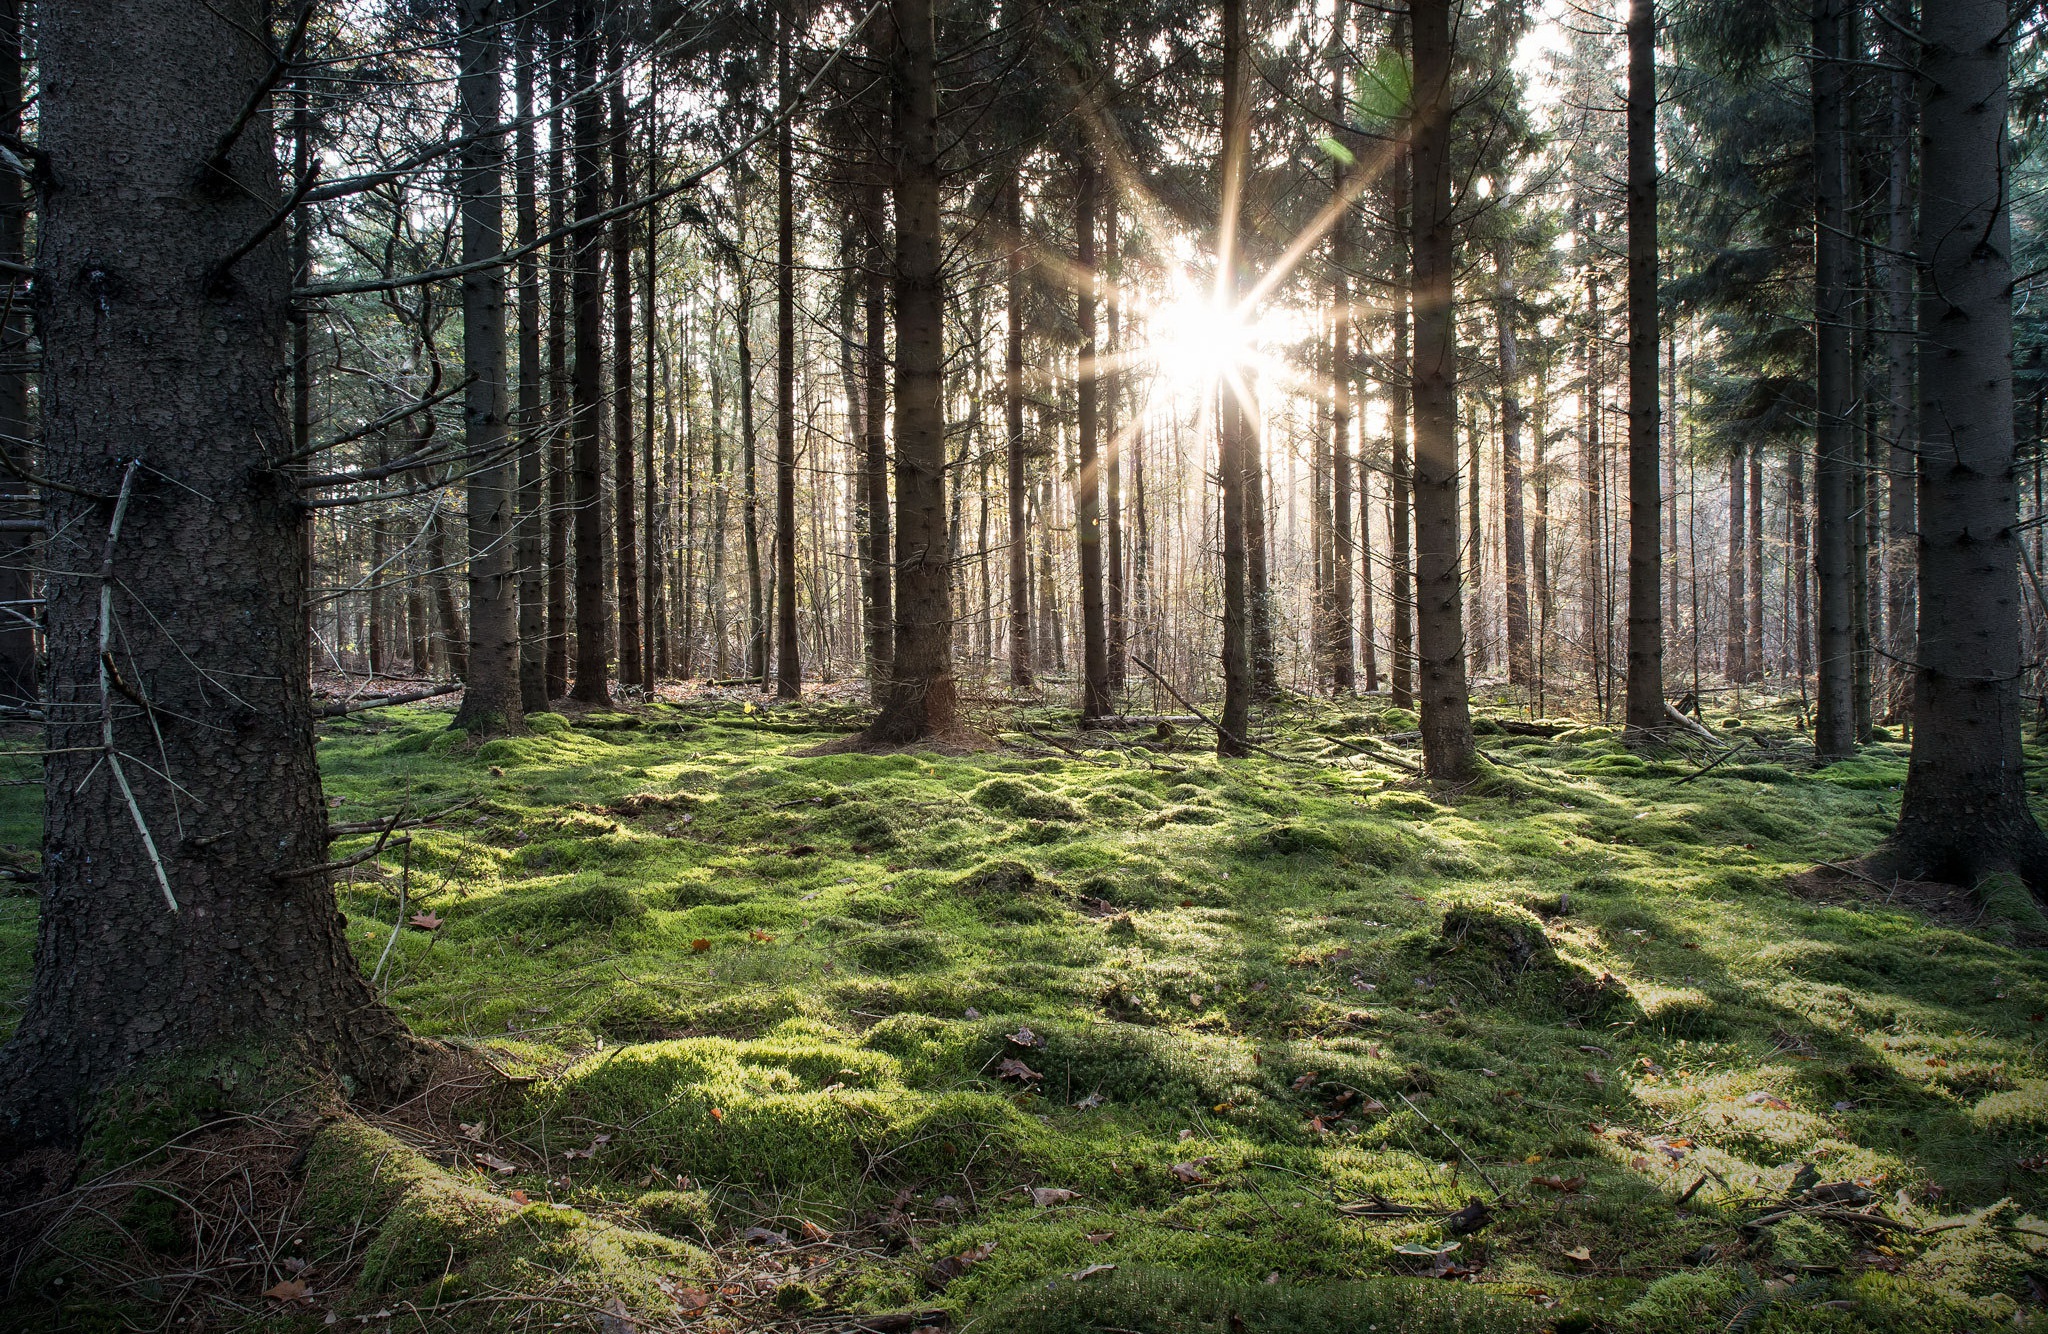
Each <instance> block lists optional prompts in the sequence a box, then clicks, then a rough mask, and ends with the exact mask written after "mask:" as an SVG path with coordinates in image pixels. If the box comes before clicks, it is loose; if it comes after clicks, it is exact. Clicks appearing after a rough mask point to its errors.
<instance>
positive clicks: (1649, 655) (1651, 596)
mask: <svg viewBox="0 0 2048 1334" xmlns="http://www.w3.org/2000/svg"><path fill="white" fill-rule="evenodd" d="M1659 341H1660V338H1659V330H1658V314H1657V20H1656V5H1655V3H1654V0H1629V9H1628V698H1627V708H1626V712H1625V718H1626V721H1627V724H1628V726H1629V728H1630V729H1631V730H1633V731H1635V732H1636V733H1637V734H1639V735H1642V734H1647V733H1650V732H1657V731H1662V730H1663V729H1664V727H1665V720H1664V616H1663V611H1662V608H1661V606H1660V604H1659V602H1658V599H1659V598H1660V597H1661V596H1662V594H1663V589H1662V583H1663V573H1664V571H1663V569H1662V566H1663V561H1664V553H1663V548H1662V545H1661V542H1660V534H1659V531H1658V530H1659V527H1660V525H1662V523H1663V522H1664V514H1663V510H1664V495H1663V481H1664V479H1663V461H1662V460H1661V459H1660V458H1659V457H1658V452H1659V451H1658V446H1659V444H1660V443H1661V442H1660V440H1659V438H1658V437H1659V435H1660V433H1661V430H1660V428H1661V423H1662V418H1663V412H1662V403H1661V401H1660V399H1659V395H1660V394H1661V392H1662V386H1661V385H1659V384H1658V382H1657V345H1658V343H1659Z"/></svg>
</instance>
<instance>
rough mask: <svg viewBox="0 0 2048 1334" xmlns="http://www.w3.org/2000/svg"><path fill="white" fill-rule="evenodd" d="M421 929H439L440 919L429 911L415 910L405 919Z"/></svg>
mask: <svg viewBox="0 0 2048 1334" xmlns="http://www.w3.org/2000/svg"><path fill="white" fill-rule="evenodd" d="M405 920H406V921H408V922H410V923H412V924H413V925H414V926H416V927H418V928H419V929H420V930H422V931H439V930H440V929H441V919H440V918H439V917H437V916H435V915H434V914H433V913H431V912H416V913H414V914H413V915H412V916H410V917H408V918H406V919H405Z"/></svg>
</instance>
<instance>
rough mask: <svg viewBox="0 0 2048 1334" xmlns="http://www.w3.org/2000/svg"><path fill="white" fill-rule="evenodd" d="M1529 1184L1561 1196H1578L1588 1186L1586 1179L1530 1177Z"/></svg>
mask: <svg viewBox="0 0 2048 1334" xmlns="http://www.w3.org/2000/svg"><path fill="white" fill-rule="evenodd" d="M1529 1184H1530V1185H1532V1186H1541V1187H1543V1188H1544V1189H1545V1190H1554V1191H1556V1192H1557V1193H1558V1194H1560V1195H1576V1194H1578V1192H1579V1191H1580V1189H1581V1188H1583V1187H1584V1186H1585V1184H1586V1178H1584V1177H1561V1176H1541V1177H1530V1178H1529Z"/></svg>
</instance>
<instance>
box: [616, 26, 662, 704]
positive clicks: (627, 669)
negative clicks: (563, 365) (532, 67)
mask: <svg viewBox="0 0 2048 1334" xmlns="http://www.w3.org/2000/svg"><path fill="white" fill-rule="evenodd" d="M622 42H623V39H622V38H619V39H614V40H613V42H612V54H611V59H610V61H609V73H610V75H611V77H612V78H613V79H614V82H613V84H612V86H611V91H610V94H609V97H608V99H607V100H609V102H610V103H611V117H612V124H611V159H612V201H613V202H614V203H619V204H623V203H625V202H626V201H627V200H628V199H631V198H632V197H633V154H632V133H631V129H630V127H629V126H628V124H627V120H626V94H625V90H624V89H623V88H622V87H621V86H620V84H619V83H618V82H616V80H617V79H618V77H619V66H620V63H621V54H620V51H619V47H620V45H621V44H622ZM633 226H634V219H633V216H632V215H631V214H628V215H626V216H625V217H621V218H614V219H613V220H612V223H611V227H610V229H609V238H608V239H609V240H610V243H611V289H612V384H611V394H612V508H613V511H614V515H615V517H616V520H617V522H616V524H615V525H614V529H615V531H616V533H617V537H618V540H617V543H616V545H615V547H614V550H613V555H614V559H613V561H612V565H613V578H614V580H615V583H616V588H615V594H616V596H617V598H618V608H619V684H620V685H627V686H637V685H644V684H646V681H647V673H646V667H645V664H644V663H642V662H641V661H640V618H641V606H640V522H639V514H638V512H637V511H638V506H637V496H638V487H639V482H638V480H637V477H636V474H637V472H638V468H637V466H636V464H637V462H638V460H637V459H636V457H635V441H634V438H633ZM648 480H649V481H650V482H651V481H652V480H653V479H651V478H650V479H648Z"/></svg>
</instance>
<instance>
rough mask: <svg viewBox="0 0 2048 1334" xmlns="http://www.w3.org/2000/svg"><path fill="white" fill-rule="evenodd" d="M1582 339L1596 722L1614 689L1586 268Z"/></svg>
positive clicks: (1585, 546) (1592, 310) (1596, 316)
mask: <svg viewBox="0 0 2048 1334" xmlns="http://www.w3.org/2000/svg"><path fill="white" fill-rule="evenodd" d="M1586 321H1587V327H1586V333H1585V337H1584V342H1583V346H1582V349H1581V351H1582V354H1583V356H1584V359H1585V363H1586V364H1585V371H1586V385H1585V392H1584V394H1583V396H1582V397H1581V399H1580V412H1581V415H1582V416H1583V417H1584V419H1585V429H1586V447H1585V449H1584V450H1583V451H1581V453H1580V455H1579V485H1580V490H1581V492H1582V493H1583V495H1584V499H1585V505H1586V511H1585V516H1584V520H1583V526H1584V534H1585V537H1584V541H1583V543H1582V549H1581V552H1580V569H1581V574H1582V577H1583V579H1584V582H1585V585H1586V592H1585V605H1584V608H1583V610H1584V612H1585V618H1586V619H1585V626H1586V671H1587V675H1588V676H1589V677H1590V678H1591V681H1592V685H1593V699H1594V701H1595V702H1596V703H1598V704H1599V706H1600V716H1601V717H1602V718H1605V717H1606V716H1607V715H1608V711H1609V707H1608V706H1609V690H1610V688H1611V687H1612V686H1613V684H1614V683H1613V680H1612V674H1611V672H1610V667H1611V665H1612V662H1611V659H1610V658H1609V656H1608V652H1607V651H1608V649H1609V648H1610V647H1611V645H1609V644H1608V642H1607V606H1606V592H1607V496H1606V477H1607V459H1606V457H1605V455H1604V454H1603V452H1602V446H1601V442H1600V412H1601V401H1600V400H1601V397H1602V393H1601V390H1602V385H1601V383H1600V339H1599V337H1598V335H1597V333H1596V331H1597V330H1598V329H1599V328H1600V274H1599V271H1598V270H1597V269H1595V268H1593V267H1591V266H1590V265H1589V266H1588V267H1587V270H1586Z"/></svg>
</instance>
